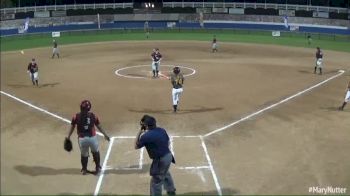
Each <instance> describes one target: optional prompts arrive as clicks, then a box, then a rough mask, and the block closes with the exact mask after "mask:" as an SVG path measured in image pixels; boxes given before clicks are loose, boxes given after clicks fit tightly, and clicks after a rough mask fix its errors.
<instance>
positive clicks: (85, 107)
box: [80, 100, 91, 111]
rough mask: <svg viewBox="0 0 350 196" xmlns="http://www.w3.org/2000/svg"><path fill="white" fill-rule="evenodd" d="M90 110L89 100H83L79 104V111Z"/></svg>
mask: <svg viewBox="0 0 350 196" xmlns="http://www.w3.org/2000/svg"><path fill="white" fill-rule="evenodd" d="M90 109H91V102H90V101H89V100H84V101H82V102H81V104H80V110H81V111H90Z"/></svg>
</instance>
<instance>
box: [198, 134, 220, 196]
mask: <svg viewBox="0 0 350 196" xmlns="http://www.w3.org/2000/svg"><path fill="white" fill-rule="evenodd" d="M200 138H201V142H202V147H203V150H204V153H205V157H206V158H207V161H208V164H209V169H210V171H211V174H212V175H213V179H214V183H215V186H216V190H217V191H218V195H220V196H221V195H222V191H221V188H220V184H219V181H218V178H217V176H216V173H215V171H214V167H213V164H212V163H211V160H210V156H209V153H208V150H207V146H206V145H205V143H204V139H203V137H202V136H201V137H200Z"/></svg>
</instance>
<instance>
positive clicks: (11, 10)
mask: <svg viewBox="0 0 350 196" xmlns="http://www.w3.org/2000/svg"><path fill="white" fill-rule="evenodd" d="M132 7H133V3H103V4H102V3H101V4H72V5H49V6H32V7H15V8H4V9H0V12H1V14H14V13H17V12H30V11H33V12H40V11H56V10H63V11H66V10H70V9H72V10H76V9H107V8H113V9H115V8H132Z"/></svg>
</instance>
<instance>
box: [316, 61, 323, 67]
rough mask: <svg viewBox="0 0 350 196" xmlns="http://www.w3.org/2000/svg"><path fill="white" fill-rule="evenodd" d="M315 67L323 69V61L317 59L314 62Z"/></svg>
mask: <svg viewBox="0 0 350 196" xmlns="http://www.w3.org/2000/svg"><path fill="white" fill-rule="evenodd" d="M316 67H317V68H323V59H317V60H316Z"/></svg>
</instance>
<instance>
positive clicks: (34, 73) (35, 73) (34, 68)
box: [27, 58, 39, 86]
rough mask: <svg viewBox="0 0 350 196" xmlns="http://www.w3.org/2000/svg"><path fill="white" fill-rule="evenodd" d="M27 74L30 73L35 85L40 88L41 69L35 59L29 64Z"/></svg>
mask: <svg viewBox="0 0 350 196" xmlns="http://www.w3.org/2000/svg"><path fill="white" fill-rule="evenodd" d="M27 73H29V76H30V79H31V80H32V82H33V85H36V86H39V84H38V83H39V82H38V79H39V67H38V64H36V62H35V58H32V61H31V62H30V63H29V64H28V68H27Z"/></svg>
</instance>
